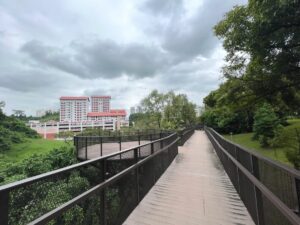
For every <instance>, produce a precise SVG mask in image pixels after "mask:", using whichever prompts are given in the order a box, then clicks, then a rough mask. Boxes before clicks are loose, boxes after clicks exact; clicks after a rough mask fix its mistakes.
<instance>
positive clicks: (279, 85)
mask: <svg viewBox="0 0 300 225" xmlns="http://www.w3.org/2000/svg"><path fill="white" fill-rule="evenodd" d="M214 31H215V34H216V36H217V37H219V38H220V39H221V40H222V41H223V47H224V49H225V50H226V52H227V55H226V58H225V61H226V64H225V65H224V67H223V69H222V71H223V75H224V82H223V83H222V84H221V85H220V87H219V88H218V89H217V90H215V91H213V92H211V93H210V94H209V95H208V96H206V98H204V104H205V107H206V112H205V113H204V115H203V116H202V120H203V121H204V122H205V123H207V125H211V126H213V127H215V128H217V129H219V130H220V131H223V132H232V131H233V132H245V131H251V130H252V126H253V120H254V113H255V111H256V110H257V109H258V108H259V107H260V106H261V105H263V104H264V103H267V104H269V105H271V106H272V108H273V110H274V113H275V114H276V115H277V116H278V117H279V119H280V120H281V122H282V121H284V118H285V117H286V116H290V115H299V113H300V110H299V109H300V1H299V0H274V1H266V0H265V1H260V0H249V1H248V4H246V5H242V6H235V7H234V8H233V9H232V10H231V11H229V12H228V13H227V14H226V15H225V17H224V18H223V20H221V21H220V22H219V23H218V24H217V25H216V26H215V27H214Z"/></svg>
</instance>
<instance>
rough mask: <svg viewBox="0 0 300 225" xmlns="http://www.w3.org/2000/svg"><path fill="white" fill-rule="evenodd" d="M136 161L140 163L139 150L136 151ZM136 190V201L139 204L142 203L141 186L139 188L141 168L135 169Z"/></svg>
mask: <svg viewBox="0 0 300 225" xmlns="http://www.w3.org/2000/svg"><path fill="white" fill-rule="evenodd" d="M134 161H135V163H137V162H138V161H139V157H138V149H137V148H135V149H134ZM135 190H136V201H137V204H139V202H140V186H139V168H138V167H137V168H136V169H135Z"/></svg>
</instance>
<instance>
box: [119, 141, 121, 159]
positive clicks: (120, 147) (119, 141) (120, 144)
mask: <svg viewBox="0 0 300 225" xmlns="http://www.w3.org/2000/svg"><path fill="white" fill-rule="evenodd" d="M119 150H120V151H122V137H121V135H120V136H119ZM121 158H122V155H121V154H120V159H121Z"/></svg>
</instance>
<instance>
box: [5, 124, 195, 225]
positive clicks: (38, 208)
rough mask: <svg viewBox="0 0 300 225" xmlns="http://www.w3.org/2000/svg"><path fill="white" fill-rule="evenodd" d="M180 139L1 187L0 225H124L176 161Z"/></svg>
mask: <svg viewBox="0 0 300 225" xmlns="http://www.w3.org/2000/svg"><path fill="white" fill-rule="evenodd" d="M193 132H194V130H185V131H184V132H183V133H182V138H184V140H187V139H188V137H190V136H191V135H192V134H193ZM179 141H180V138H179V137H178V135H177V133H173V134H170V135H169V136H167V137H164V138H161V139H158V140H155V141H152V142H150V143H147V144H143V145H139V146H136V147H134V148H130V149H126V150H122V151H120V152H116V153H113V154H110V155H107V156H103V157H99V158H96V159H92V160H87V161H84V162H81V163H78V164H75V165H71V166H68V167H65V168H62V169H58V170H55V171H52V172H48V173H45V174H41V175H38V176H35V177H32V178H28V179H24V180H21V181H18V182H14V183H12V184H8V185H4V186H1V187H0V225H8V224H10V225H21V224H51V225H60V224H61V225H62V224H65V225H71V224H72V225H75V224H86V225H89V224H101V225H109V224H114V225H118V224H122V223H123V222H124V220H125V219H126V218H127V216H128V215H129V214H130V213H131V212H132V210H133V209H134V208H135V207H136V205H137V204H138V203H139V202H140V201H141V199H143V197H144V196H145V195H146V194H147V192H148V191H149V190H150V189H151V187H152V186H153V185H154V184H155V182H156V181H157V180H158V178H159V177H160V176H161V175H162V174H163V172H164V171H165V170H166V169H167V167H168V166H169V165H170V163H171V162H172V160H173V159H174V158H175V156H176V155H177V153H178V142H179Z"/></svg>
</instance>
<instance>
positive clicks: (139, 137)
mask: <svg viewBox="0 0 300 225" xmlns="http://www.w3.org/2000/svg"><path fill="white" fill-rule="evenodd" d="M138 140H139V145H141V135H140V130H138Z"/></svg>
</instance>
